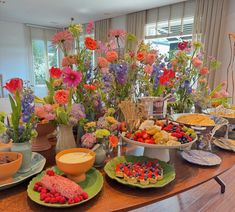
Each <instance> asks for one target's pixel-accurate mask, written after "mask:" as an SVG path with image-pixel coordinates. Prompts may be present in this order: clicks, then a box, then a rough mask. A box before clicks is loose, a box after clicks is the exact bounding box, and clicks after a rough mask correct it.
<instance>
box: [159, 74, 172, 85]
mask: <svg viewBox="0 0 235 212" xmlns="http://www.w3.org/2000/svg"><path fill="white" fill-rule="evenodd" d="M169 80H170V78H169V75H162V76H160V77H159V82H160V84H161V85H165V84H166V83H168V82H169Z"/></svg>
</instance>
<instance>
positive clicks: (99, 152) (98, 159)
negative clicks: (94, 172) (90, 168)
mask: <svg viewBox="0 0 235 212" xmlns="http://www.w3.org/2000/svg"><path fill="white" fill-rule="evenodd" d="M92 151H94V152H95V153H96V156H95V163H94V166H95V167H101V166H103V165H104V163H105V160H106V151H105V150H104V147H103V145H101V144H96V145H95V146H94V147H93V148H92Z"/></svg>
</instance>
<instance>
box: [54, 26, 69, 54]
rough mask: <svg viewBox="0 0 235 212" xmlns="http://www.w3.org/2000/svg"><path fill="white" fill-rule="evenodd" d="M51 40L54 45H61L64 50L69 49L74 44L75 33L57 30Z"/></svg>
mask: <svg viewBox="0 0 235 212" xmlns="http://www.w3.org/2000/svg"><path fill="white" fill-rule="evenodd" d="M51 42H52V45H53V46H55V47H61V48H62V49H63V51H65V50H69V49H70V48H71V47H72V44H73V35H72V34H71V33H70V32H69V31H68V30H64V31H61V32H57V33H55V34H54V35H53V36H52V38H51Z"/></svg>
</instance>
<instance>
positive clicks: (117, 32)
mask: <svg viewBox="0 0 235 212" xmlns="http://www.w3.org/2000/svg"><path fill="white" fill-rule="evenodd" d="M125 34H126V32H125V30H123V29H111V30H110V31H109V36H110V37H111V38H120V39H124V36H125Z"/></svg>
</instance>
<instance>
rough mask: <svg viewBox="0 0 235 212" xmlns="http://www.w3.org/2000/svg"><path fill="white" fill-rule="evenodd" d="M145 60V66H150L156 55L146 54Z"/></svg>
mask: <svg viewBox="0 0 235 212" xmlns="http://www.w3.org/2000/svg"><path fill="white" fill-rule="evenodd" d="M145 60H146V63H147V64H149V65H152V64H153V63H154V62H155V60H156V54H152V53H149V54H147V55H146V58H145Z"/></svg>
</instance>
